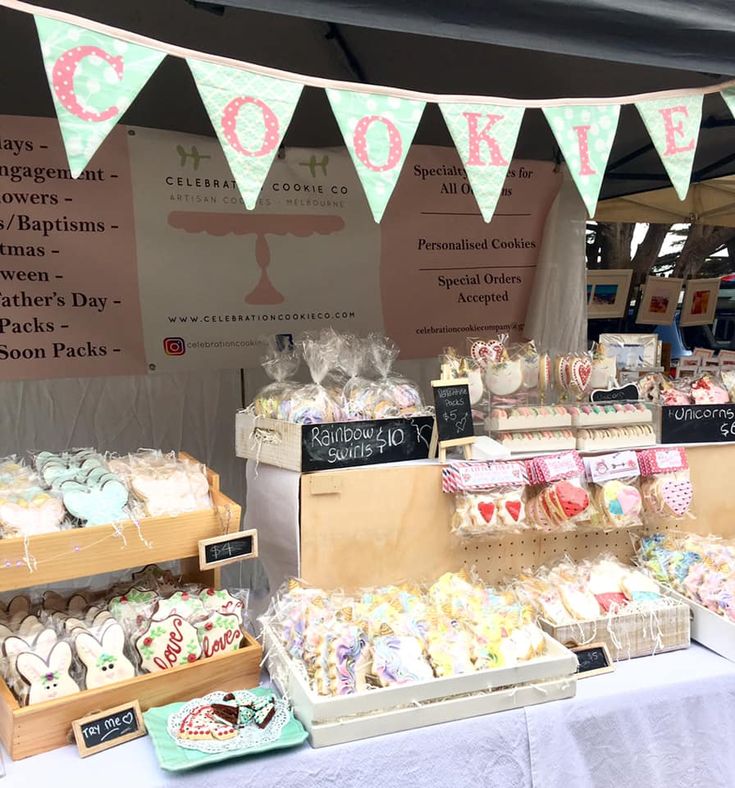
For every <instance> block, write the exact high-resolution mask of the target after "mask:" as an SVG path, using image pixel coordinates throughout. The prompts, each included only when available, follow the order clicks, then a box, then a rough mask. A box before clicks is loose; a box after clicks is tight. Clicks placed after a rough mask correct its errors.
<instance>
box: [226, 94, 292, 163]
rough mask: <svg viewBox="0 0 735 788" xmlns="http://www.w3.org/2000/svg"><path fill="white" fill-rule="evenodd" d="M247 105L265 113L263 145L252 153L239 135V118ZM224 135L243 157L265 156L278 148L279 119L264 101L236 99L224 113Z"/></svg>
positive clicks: (247, 98) (244, 98)
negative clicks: (241, 110)
mask: <svg viewBox="0 0 735 788" xmlns="http://www.w3.org/2000/svg"><path fill="white" fill-rule="evenodd" d="M245 104H254V105H255V106H256V107H258V108H259V109H260V110H261V112H262V113H263V123H264V124H265V133H264V135H263V144H262V145H261V146H260V148H258V150H256V151H251V150H248V149H247V148H246V147H244V146H243V144H242V143H241V142H240V137H239V136H238V134H237V116H238V113H239V112H240V109H241V108H242V107H243V106H245ZM222 133H223V134H224V135H225V139H226V140H227V142H229V143H230V145H232V147H233V148H234V149H235V150H236V151H238V152H239V153H242V155H243V156H265V155H266V154H267V153H270V152H271V151H272V150H274V148H277V147H278V141H279V139H280V137H279V135H278V118H277V117H276V115H275V113H274V112H273V110H272V109H271V108H270V107H269V106H268V105H267V104H266V103H265V102H264V101H261V100H260V99H257V98H253V97H252V96H245V97H238V98H234V99H232V101H230V103H229V104H228V105H227V106H226V107H225V109H224V111H223V112H222Z"/></svg>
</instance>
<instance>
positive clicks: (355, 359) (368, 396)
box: [341, 335, 374, 421]
mask: <svg viewBox="0 0 735 788" xmlns="http://www.w3.org/2000/svg"><path fill="white" fill-rule="evenodd" d="M369 350H370V348H369V345H368V343H367V340H365V339H364V338H362V337H356V336H352V335H348V336H345V337H343V338H342V359H341V364H342V368H343V369H344V371H345V372H346V374H347V381H346V382H345V384H344V387H343V389H342V394H341V397H342V411H343V413H344V416H345V418H346V419H347V420H349V421H362V420H364V419H369V418H372V416H371V415H370V414H371V413H372V392H373V383H374V381H373V380H371V379H370V378H369V377H367V375H366V373H367V371H368V369H369V367H370V359H369V358H368V356H369V355H370V353H369Z"/></svg>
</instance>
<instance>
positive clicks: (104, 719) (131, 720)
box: [72, 700, 146, 758]
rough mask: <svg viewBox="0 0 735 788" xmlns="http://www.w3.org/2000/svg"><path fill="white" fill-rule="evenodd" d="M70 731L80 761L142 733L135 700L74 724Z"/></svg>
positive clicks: (76, 721) (142, 728)
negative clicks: (72, 734)
mask: <svg viewBox="0 0 735 788" xmlns="http://www.w3.org/2000/svg"><path fill="white" fill-rule="evenodd" d="M72 729H73V731H74V738H75V739H76V742H77V748H78V749H79V754H80V755H81V756H82V758H86V757H87V755H93V754H94V753H96V752H102V750H106V749H107V748H108V747H115V746H116V745H118V744H122V743H123V742H126V741H130V740H131V739H137V738H138V737H139V736H145V733H146V730H145V723H144V722H143V717H142V715H141V713H140V705H139V703H138V701H137V700H134V701H131V702H130V703H125V704H123V705H122V706H116V707H115V708H113V709H106V710H105V711H101V712H98V713H96V714H91V715H90V716H88V717H83V718H82V719H79V720H75V721H74V722H72Z"/></svg>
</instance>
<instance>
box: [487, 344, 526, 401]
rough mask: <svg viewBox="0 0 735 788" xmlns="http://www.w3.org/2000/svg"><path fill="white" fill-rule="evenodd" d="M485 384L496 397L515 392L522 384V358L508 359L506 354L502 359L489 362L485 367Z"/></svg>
mask: <svg viewBox="0 0 735 788" xmlns="http://www.w3.org/2000/svg"><path fill="white" fill-rule="evenodd" d="M485 385H486V386H487V390H488V391H489V392H490V393H491V394H494V395H495V396H497V397H507V396H509V395H510V394H515V393H516V391H518V390H519V389H520V388H521V386H522V385H523V361H522V359H520V358H516V359H510V358H508V356H507V354H506V355H505V357H504V358H503V360H502V361H498V362H490V363H489V364H488V365H487V368H486V369H485Z"/></svg>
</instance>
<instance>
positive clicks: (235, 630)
mask: <svg viewBox="0 0 735 788" xmlns="http://www.w3.org/2000/svg"><path fill="white" fill-rule="evenodd" d="M196 630H197V633H198V634H199V642H200V643H201V646H202V656H203V657H213V656H215V654H227V653H228V652H230V651H237V650H238V649H239V648H240V646H241V644H242V639H243V637H244V633H243V629H242V622H241V620H240V616H239V615H236V614H234V613H218V612H214V613H212V614H211V615H210V616H209V618H207V619H205V620H204V621H199V622H198V623H197V624H196Z"/></svg>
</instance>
